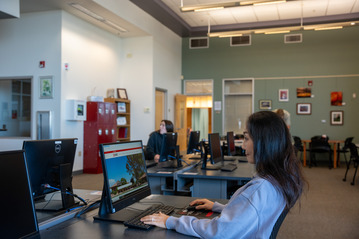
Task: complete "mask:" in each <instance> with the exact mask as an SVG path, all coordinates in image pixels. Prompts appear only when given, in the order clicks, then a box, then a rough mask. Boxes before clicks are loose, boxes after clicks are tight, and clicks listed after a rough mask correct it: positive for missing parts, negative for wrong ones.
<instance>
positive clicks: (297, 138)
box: [293, 136, 303, 151]
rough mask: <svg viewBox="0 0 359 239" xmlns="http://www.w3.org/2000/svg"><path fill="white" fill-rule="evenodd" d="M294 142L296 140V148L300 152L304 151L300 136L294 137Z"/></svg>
mask: <svg viewBox="0 0 359 239" xmlns="http://www.w3.org/2000/svg"><path fill="white" fill-rule="evenodd" d="M293 140H294V147H295V148H296V149H297V150H298V151H303V143H302V139H301V138H300V137H298V136H293Z"/></svg>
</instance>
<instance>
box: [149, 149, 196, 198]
mask: <svg viewBox="0 0 359 239" xmlns="http://www.w3.org/2000/svg"><path fill="white" fill-rule="evenodd" d="M191 156H193V155H192V154H187V155H185V156H183V158H182V160H183V161H184V162H182V165H183V167H182V168H179V169H177V168H162V167H161V163H159V164H158V165H157V166H154V167H150V168H148V169H147V175H148V180H149V183H150V187H151V193H152V194H162V195H175V194H176V192H177V187H176V180H177V174H180V173H183V172H185V171H187V170H190V169H191V168H193V167H194V166H195V165H196V164H197V163H198V162H200V160H190V159H189V158H190V157H191Z"/></svg>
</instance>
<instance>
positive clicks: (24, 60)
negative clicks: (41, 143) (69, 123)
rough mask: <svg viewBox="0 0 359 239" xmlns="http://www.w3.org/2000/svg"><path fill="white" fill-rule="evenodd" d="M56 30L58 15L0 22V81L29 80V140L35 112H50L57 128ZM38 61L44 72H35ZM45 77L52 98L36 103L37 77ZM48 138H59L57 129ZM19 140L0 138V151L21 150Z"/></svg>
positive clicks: (58, 76) (24, 16)
mask: <svg viewBox="0 0 359 239" xmlns="http://www.w3.org/2000/svg"><path fill="white" fill-rule="evenodd" d="M60 30H61V11H52V12H39V13H36V14H22V15H21V18H20V19H4V20H1V21H0V32H1V34H0V52H1V54H0V62H1V64H0V78H1V77H24V78H25V77H28V78H32V115H31V120H32V122H33V124H32V126H31V135H32V137H31V138H32V139H35V134H36V128H35V127H36V126H35V122H36V112H37V111H45V110H50V111H51V112H52V114H53V116H54V122H53V123H54V125H57V126H59V125H60V117H61V115H60V92H61V91H60V85H61V84H60V82H61V72H60V67H59V65H60V57H59V56H60V49H61V38H60ZM42 60H43V61H45V62H46V67H45V68H39V62H40V61H42ZM49 75H51V76H53V78H54V98H53V99H39V77H40V76H49ZM52 135H53V136H54V137H59V136H60V130H59V127H57V128H56V127H54V128H53V131H52ZM25 139H26V138H25ZM27 139H29V138H27ZM23 140H24V138H0V150H13V149H21V148H22V142H23Z"/></svg>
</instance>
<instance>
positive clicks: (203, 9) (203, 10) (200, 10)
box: [194, 6, 224, 12]
mask: <svg viewBox="0 0 359 239" xmlns="http://www.w3.org/2000/svg"><path fill="white" fill-rule="evenodd" d="M223 8H224V7H223V6H219V7H209V8H200V9H195V10H194V11H195V12H205V11H213V10H219V9H223Z"/></svg>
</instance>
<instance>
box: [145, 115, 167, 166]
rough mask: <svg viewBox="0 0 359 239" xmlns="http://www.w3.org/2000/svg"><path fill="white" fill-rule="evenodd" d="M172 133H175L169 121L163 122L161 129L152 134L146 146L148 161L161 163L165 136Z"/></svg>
mask: <svg viewBox="0 0 359 239" xmlns="http://www.w3.org/2000/svg"><path fill="white" fill-rule="evenodd" d="M171 132H173V124H172V122H171V121H169V120H162V121H161V123H160V129H159V130H157V131H154V132H152V133H151V134H150V137H149V139H148V142H147V146H146V154H147V158H148V159H150V160H155V161H156V162H157V163H158V162H159V160H160V153H161V147H162V142H163V137H164V134H165V133H171Z"/></svg>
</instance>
